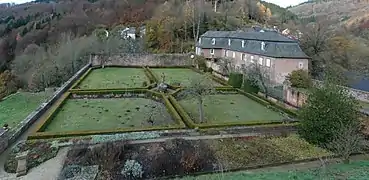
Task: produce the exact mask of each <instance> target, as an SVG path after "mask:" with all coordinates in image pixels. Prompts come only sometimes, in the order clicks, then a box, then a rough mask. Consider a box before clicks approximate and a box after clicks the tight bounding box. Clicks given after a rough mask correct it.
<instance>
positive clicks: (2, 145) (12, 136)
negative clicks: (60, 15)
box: [0, 63, 91, 154]
mask: <svg viewBox="0 0 369 180" xmlns="http://www.w3.org/2000/svg"><path fill="white" fill-rule="evenodd" d="M90 66H91V64H90V63H89V64H87V65H86V66H84V67H83V68H82V69H80V70H79V71H78V72H77V73H76V74H75V75H74V76H73V77H71V78H70V79H69V80H68V81H67V82H65V83H64V85H63V86H62V87H60V88H59V89H58V90H57V91H56V92H55V93H54V95H53V96H52V97H51V98H50V99H49V100H47V101H46V102H44V103H42V104H41V105H40V106H39V107H38V108H37V109H36V110H34V111H33V112H32V113H31V114H29V115H28V116H27V117H26V118H25V119H24V120H23V121H22V122H20V123H19V124H18V125H17V126H16V127H15V128H13V129H11V130H10V131H8V132H7V133H4V134H1V135H0V154H1V153H2V152H3V151H4V150H5V149H6V148H7V147H8V146H9V145H11V144H12V143H14V142H15V141H16V140H17V139H18V138H19V137H20V136H21V135H22V134H23V133H24V132H26V130H27V129H28V128H29V127H30V126H31V125H32V124H33V123H34V122H35V121H36V120H37V119H39V118H40V117H41V116H42V114H43V113H44V112H46V111H47V109H48V108H50V106H51V105H52V104H53V103H54V102H55V101H57V100H58V99H59V98H60V96H61V95H63V93H65V92H66V91H68V89H69V88H70V87H71V86H72V85H73V83H75V82H76V81H77V80H78V78H80V77H81V76H82V75H83V74H84V73H85V72H86V71H87V70H88V69H89V67H90Z"/></svg>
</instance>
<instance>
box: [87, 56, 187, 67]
mask: <svg viewBox="0 0 369 180" xmlns="http://www.w3.org/2000/svg"><path fill="white" fill-rule="evenodd" d="M103 63H104V65H106V66H112V65H113V66H114V65H115V66H190V65H193V64H194V61H193V59H191V55H190V54H119V55H112V56H110V57H108V58H107V60H106V57H105V55H101V54H99V55H94V56H93V57H92V66H101V65H102V64H103Z"/></svg>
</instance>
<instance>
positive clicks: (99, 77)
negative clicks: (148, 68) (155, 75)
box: [79, 67, 149, 89]
mask: <svg viewBox="0 0 369 180" xmlns="http://www.w3.org/2000/svg"><path fill="white" fill-rule="evenodd" d="M144 81H146V82H147V83H149V79H148V78H147V77H146V75H145V72H144V70H143V69H142V68H115V67H107V68H104V69H94V70H92V71H91V72H90V74H88V75H87V77H86V78H85V79H84V80H83V81H82V82H81V84H80V85H79V88H81V89H109V88H134V87H143V82H144Z"/></svg>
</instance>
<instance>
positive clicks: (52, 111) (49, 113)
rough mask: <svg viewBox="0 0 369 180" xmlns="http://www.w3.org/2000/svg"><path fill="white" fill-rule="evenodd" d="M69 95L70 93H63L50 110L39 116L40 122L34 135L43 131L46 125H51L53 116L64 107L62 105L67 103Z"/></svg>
mask: <svg viewBox="0 0 369 180" xmlns="http://www.w3.org/2000/svg"><path fill="white" fill-rule="evenodd" d="M70 95H71V93H69V92H66V93H64V94H63V95H62V96H61V97H60V98H59V99H58V100H57V102H56V103H55V104H53V105H52V106H51V108H50V109H49V110H48V111H47V112H45V114H44V115H42V116H41V122H40V123H39V124H38V126H37V128H36V130H35V132H34V133H36V132H39V131H43V130H44V129H45V128H46V126H47V125H49V124H50V123H51V120H52V119H53V118H54V117H55V115H56V114H57V113H58V111H59V110H60V108H61V107H62V106H63V105H64V103H65V102H66V101H67V99H68V97H69V96H70Z"/></svg>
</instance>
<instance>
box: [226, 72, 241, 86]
mask: <svg viewBox="0 0 369 180" xmlns="http://www.w3.org/2000/svg"><path fill="white" fill-rule="evenodd" d="M242 81H243V74H241V73H231V74H230V75H229V80H228V84H230V85H231V86H233V87H234V88H241V86H242Z"/></svg>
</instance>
